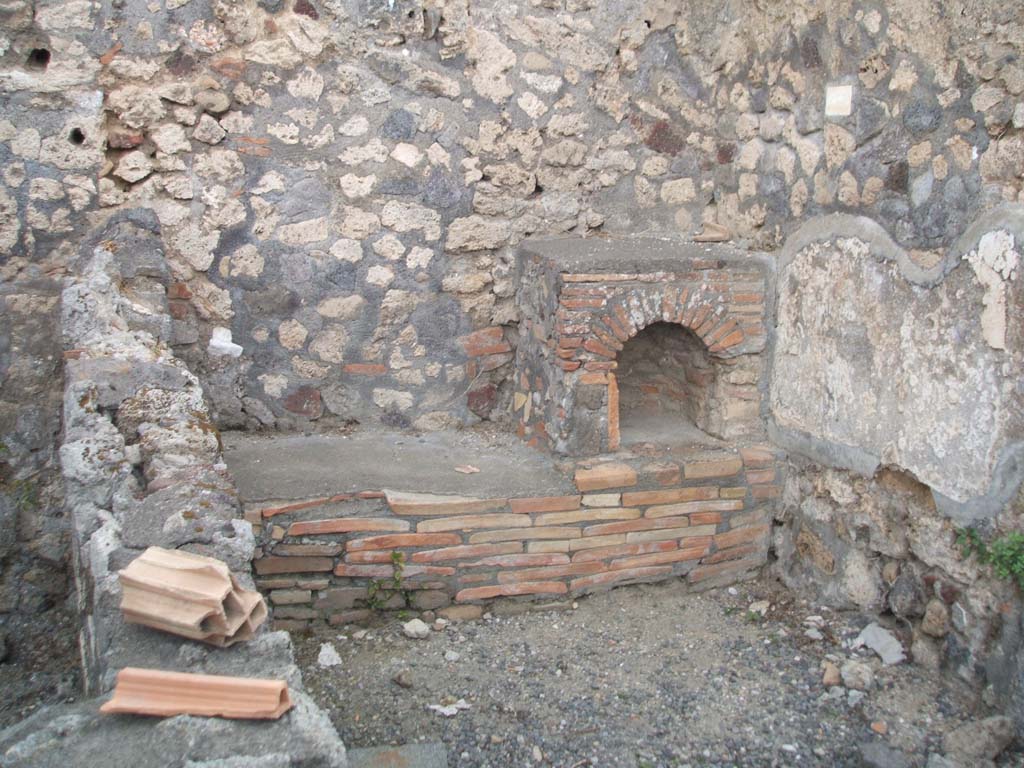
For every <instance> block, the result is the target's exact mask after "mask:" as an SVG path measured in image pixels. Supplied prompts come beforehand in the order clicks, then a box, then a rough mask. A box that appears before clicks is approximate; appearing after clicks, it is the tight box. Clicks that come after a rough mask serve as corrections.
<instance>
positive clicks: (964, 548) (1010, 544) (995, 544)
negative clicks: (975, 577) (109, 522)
mask: <svg viewBox="0 0 1024 768" xmlns="http://www.w3.org/2000/svg"><path fill="white" fill-rule="evenodd" d="M956 544H957V546H958V547H959V548H960V555H961V557H963V558H964V559H965V560H966V559H967V558H968V557H970V556H971V555H974V556H975V557H977V559H978V562H979V563H985V564H986V565H990V566H992V571H993V572H994V573H995V575H996V576H998V577H999V578H1000V579H1006V580H1007V581H1013V582H1015V583H1016V584H1017V586H1018V587H1020V588H1021V589H1024V533H1020V532H1018V531H1013V532H1012V533H1006V534H1003V535H1002V536H999V537H998V538H996V539H994V540H992V541H990V542H988V543H986V542H985V540H984V539H983V538H982V537H981V534H979V533H978V531H976V530H975V529H974V528H963V529H961V530H960V531H958V532H957V537H956Z"/></svg>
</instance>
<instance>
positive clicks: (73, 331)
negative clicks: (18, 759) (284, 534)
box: [12, 211, 346, 768]
mask: <svg viewBox="0 0 1024 768" xmlns="http://www.w3.org/2000/svg"><path fill="white" fill-rule="evenodd" d="M73 266H74V269H75V273H76V274H77V275H78V277H77V278H76V279H74V280H71V281H69V284H68V285H67V287H66V288H65V290H64V293H63V296H62V329H63V337H64V343H65V345H66V347H67V349H66V351H65V355H64V357H65V358H66V359H67V363H66V370H65V388H64V407H63V416H64V429H63V441H62V445H61V447H60V460H61V469H62V473H63V479H64V482H65V503H66V508H67V516H68V520H69V522H70V525H71V530H72V538H73V544H72V557H73V561H74V573H73V575H74V580H75V588H76V594H77V603H78V607H79V613H80V620H81V625H80V646H81V652H82V669H83V676H84V678H85V692H86V693H87V694H89V695H100V694H104V693H107V692H109V690H110V689H111V688H112V687H113V685H114V676H115V674H116V673H117V672H118V671H119V670H120V669H122V668H124V667H126V666H136V667H144V668H151V669H163V670H178V671H189V672H206V673H209V674H229V675H236V676H238V675H240V676H244V677H273V678H275V679H284V680H286V681H287V683H288V685H289V688H290V693H291V697H292V699H293V700H294V701H295V703H296V707H295V710H294V711H293V712H292V713H291V714H289V715H288V716H287V717H285V718H283V719H281V720H278V721H276V722H272V723H267V724H265V725H264V726H262V727H261V728H259V729H256V732H253V730H252V729H248V728H246V727H245V726H244V725H239V724H238V723H237V722H234V723H232V722H231V721H228V722H225V723H224V725H223V726H221V727H218V729H217V736H216V743H212V744H211V743H208V742H209V740H208V739H206V738H204V732H205V730H204V729H205V725H204V724H203V720H202V719H193V718H184V719H185V720H186V721H187V722H185V723H183V724H181V726H180V727H181V728H182V729H183V731H181V732H178V733H176V734H175V737H174V738H175V740H176V742H177V743H175V744H174V745H173V746H165V747H164V749H165V750H166V749H170V750H171V751H172V752H173V753H174V754H179V755H180V754H185V753H189V754H191V753H193V752H198V753H199V754H200V755H201V756H202V757H203V759H207V758H209V759H215V758H230V759H232V760H241V761H242V762H249V763H251V762H252V761H253V760H261V759H268V760H270V761H272V762H275V763H277V764H280V765H289V766H292V765H294V766H299V765H302V766H306V765H310V766H324V767H325V768H326V766H332V767H333V766H344V765H345V764H346V762H345V747H344V745H343V744H342V743H341V741H340V740H339V739H338V736H337V733H336V732H335V730H334V728H333V726H332V725H331V724H330V721H329V720H328V718H327V716H326V714H325V713H324V712H323V711H321V710H320V709H319V708H318V707H317V706H316V704H314V703H313V702H312V700H311V699H309V698H308V697H307V696H306V694H305V692H304V691H303V689H302V679H301V675H300V673H299V671H298V669H297V667H296V666H295V664H294V660H293V658H292V647H291V640H290V638H289V637H288V635H287V634H286V633H283V632H267V631H266V630H265V628H264V629H263V630H262V631H260V632H259V633H258V634H257V635H256V637H254V638H252V639H251V640H248V641H246V642H242V643H239V644H237V645H235V646H233V647H231V648H217V647H215V646H204V645H202V644H199V643H195V642H192V641H188V640H185V639H183V638H181V637H179V636H177V635H174V634H169V633H165V632H161V631H158V630H155V629H151V628H149V627H143V626H141V625H137V624H129V623H127V622H126V621H125V620H124V618H123V616H122V612H121V606H120V603H121V592H122V588H121V584H120V582H119V580H118V576H117V571H119V570H120V569H122V568H124V567H125V566H127V565H128V563H130V562H131V561H132V560H133V559H134V558H135V557H137V556H138V555H139V554H140V553H141V552H142V551H144V550H145V549H146V548H148V547H150V546H159V547H163V548H165V549H177V550H182V551H187V552H193V553H196V554H202V555H208V556H211V557H215V558H217V559H219V560H221V561H222V562H224V563H226V564H227V566H228V567H229V568H230V569H231V571H232V573H233V575H234V576H235V578H237V579H238V581H239V582H241V583H242V584H243V585H246V586H249V587H251V586H252V571H251V563H250V561H251V558H252V555H253V550H254V543H255V542H254V537H253V532H252V528H251V526H250V525H249V523H247V522H246V521H245V520H243V519H242V515H241V508H240V505H239V503H238V498H237V492H236V490H235V487H234V483H233V482H232V480H231V477H230V475H229V474H228V472H227V468H226V466H225V465H224V463H223V457H222V455H221V450H220V439H219V434H218V432H217V429H216V428H215V427H214V426H213V424H212V422H211V420H210V415H209V410H208V407H207V405H206V402H205V399H204V397H203V391H202V387H201V386H200V384H199V382H198V380H197V379H196V377H195V376H194V375H192V373H191V372H189V370H188V369H187V368H186V367H185V365H184V364H183V363H182V362H181V361H180V360H178V359H177V358H175V356H174V354H173V353H172V352H171V349H170V347H169V345H168V344H167V341H168V339H169V338H171V336H172V334H173V329H172V322H171V317H170V315H169V314H168V310H167V299H166V289H167V286H168V284H169V283H170V280H169V278H168V274H167V267H166V263H165V261H164V259H163V254H162V252H161V250H160V238H159V228H158V226H157V224H156V221H155V219H154V218H153V217H152V216H151V215H148V212H145V211H143V212H128V213H126V214H122V215H118V216H116V217H115V218H114V219H113V220H111V221H109V222H107V224H106V225H105V226H104V227H103V228H102V229H101V230H99V231H97V232H96V233H93V234H92V235H91V236H90V237H89V238H88V239H87V240H86V242H85V243H84V244H83V248H82V258H81V260H80V261H79V262H78V263H76V264H74V265H73ZM82 709H83V711H79V712H77V713H75V715H74V716H65V717H63V722H64V723H65V725H64V726H63V727H62V728H63V730H62V738H63V739H66V742H64V743H71V742H75V741H76V740H78V739H80V738H81V737H82V734H83V733H93V734H94V733H97V732H98V733H101V734H106V738H107V742H106V746H105V749H106V750H107V751H108V752H110V753H112V754H115V755H116V754H119V753H120V752H121V751H122V750H123V751H125V752H132V751H138V750H139V747H138V746H137V745H134V746H133V744H134V742H135V738H134V737H133V736H131V735H129V736H127V737H126V736H124V735H122V734H119V733H118V729H119V727H120V724H119V723H117V722H116V719H113V718H105V719H102V720H100V721H99V722H95V720H94V718H95V716H96V712H95V705H94V704H92V703H91V702H88V701H87V702H85V703H84V705H82ZM55 717H58V718H59V717H61V713H59V712H58V713H57V714H56V715H55ZM91 720H92V721H93V722H90V721H91ZM122 740H123V741H122ZM149 740H151V741H159V736H150V737H149ZM37 748H38V745H37ZM83 749H84V748H83ZM13 752H14V750H12V753H13ZM154 759H156V758H154Z"/></svg>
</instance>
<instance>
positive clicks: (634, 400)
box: [616, 323, 720, 445]
mask: <svg viewBox="0 0 1024 768" xmlns="http://www.w3.org/2000/svg"><path fill="white" fill-rule="evenodd" d="M618 364H619V365H618V368H617V369H616V377H617V378H618V383H619V429H620V431H621V434H622V441H623V443H624V444H627V443H629V442H652V443H656V444H659V445H660V444H668V445H680V444H706V443H714V442H717V441H716V440H715V439H714V438H713V437H711V435H714V434H715V433H716V432H717V431H718V428H717V425H718V421H719V419H720V405H719V401H718V399H717V397H716V383H717V378H718V371H717V365H716V363H715V361H714V360H712V358H711V357H710V356H709V355H708V351H707V347H706V346H705V345H704V342H703V341H701V340H700V339H699V338H698V337H697V336H696V334H694V333H693V332H692V331H691V330H689V329H688V328H684V327H683V326H680V325H674V324H671V323H654V324H653V325H650V326H648V327H647V328H645V329H644V330H642V331H641V332H640V333H638V334H637V335H636V336H634V337H633V338H632V339H630V340H629V341H627V342H626V344H625V346H624V347H623V349H622V351H621V352H620V353H619V355H618Z"/></svg>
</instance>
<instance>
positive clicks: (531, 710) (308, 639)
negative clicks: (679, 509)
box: [295, 580, 1021, 768]
mask: <svg viewBox="0 0 1024 768" xmlns="http://www.w3.org/2000/svg"><path fill="white" fill-rule="evenodd" d="M759 600H768V601H769V603H770V604H771V608H770V609H769V610H768V612H767V614H766V615H765V616H764V617H762V616H760V615H759V614H757V613H756V612H752V611H750V610H749V608H750V605H751V604H752V603H755V602H756V601H759ZM575 605H576V607H575V608H573V607H572V604H563V607H561V608H559V609H554V608H552V609H549V610H546V611H537V610H533V611H530V612H528V613H522V614H519V615H507V614H506V615H501V614H502V613H503V612H504V611H502V610H500V609H499V608H495V609H494V614H493V615H490V614H489V615H488V616H485V618H484V619H483V620H479V621H471V622H460V623H456V624H451V625H449V626H448V627H446V628H444V629H442V630H441V631H435V632H431V634H430V637H428V638H427V639H424V640H413V639H409V638H407V637H404V636H403V634H402V628H401V621H400V620H399V619H392V620H390V621H386V622H382V623H381V624H379V625H377V626H374V627H371V628H369V629H368V630H367V629H360V628H358V627H340V628H337V629H334V630H333V631H327V630H325V631H323V632H321V633H314V634H310V635H307V636H305V637H302V636H299V635H298V634H296V635H295V639H296V646H297V654H298V658H299V663H300V665H301V666H302V668H303V671H304V675H305V681H306V684H307V686H308V688H309V689H310V690H311V692H312V693H313V695H314V696H315V697H316V698H317V699H318V701H319V702H320V703H321V705H323V706H325V707H326V708H327V709H328V710H329V711H330V713H331V716H332V718H333V720H334V724H335V725H336V726H337V728H338V730H339V732H340V734H341V736H342V738H343V739H344V741H345V743H346V745H348V746H349V747H365V746H381V745H391V744H405V743H410V742H416V741H442V742H443V743H444V744H445V746H446V747H447V749H448V759H449V765H450V766H452V767H453V768H454V767H456V766H457V767H458V768H463V767H464V766H493V767H494V768H501V767H504V766H537V765H552V766H560V767H562V768H582V766H629V767H630V768H647V767H653V766H686V765H692V766H698V765H700V766H711V765H722V766H725V765H739V766H769V765H780V766H782V765H786V766H788V765H820V766H860V765H863V764H865V763H864V759H863V757H862V752H861V749H862V746H863V745H865V744H871V743H875V744H878V745H882V746H887V747H890V748H893V749H896V750H900V751H901V752H903V753H904V755H903V757H905V758H906V759H907V760H908V764H909V765H917V766H923V765H924V764H925V761H926V757H927V755H928V754H929V753H931V752H938V753H941V743H942V736H943V735H944V734H945V733H946V732H947V731H948V730H951V729H952V728H955V727H956V726H958V725H960V724H961V723H962V722H965V721H967V720H971V719H975V718H978V717H982V716H984V715H986V714H989V713H988V711H987V709H986V708H985V707H984V705H983V704H982V703H981V701H980V697H979V696H978V694H977V692H976V691H973V690H972V689H971V688H970V687H968V686H967V685H965V684H963V683H959V682H958V681H955V680H950V679H948V678H944V677H940V676H939V675H937V674H936V673H932V672H928V671H926V670H924V669H922V668H920V667H918V666H915V665H910V664H900V665H898V666H893V667H882V665H881V663H880V660H879V659H878V658H877V657H875V656H874V654H872V653H871V652H869V651H866V650H863V649H862V650H859V651H851V650H848V649H847V648H845V647H844V646H843V641H844V640H846V641H849V640H850V639H851V638H853V637H856V635H857V634H858V633H859V631H860V629H861V628H863V627H864V626H865V625H866V624H867V623H868V622H869V621H871V620H872V618H871V617H869V616H865V615H859V614H850V613H844V614H837V613H833V612H829V611H828V610H827V609H824V608H821V607H819V606H814V605H812V604H809V603H807V602H806V601H801V600H799V599H797V598H796V597H794V596H793V595H792V593H789V592H786V591H785V590H782V589H780V588H778V587H777V586H776V585H774V584H773V583H771V582H769V581H767V580H764V581H759V582H751V583H748V584H745V585H740V586H738V587H736V588H733V589H731V590H724V589H723V590H718V591H715V592H709V593H704V594H698V595H694V594H686V593H685V592H684V591H683V589H682V588H681V585H680V584H679V583H668V584H660V585H641V586H634V587H623V588H619V589H616V590H614V591H612V592H607V593H603V594H598V595H594V596H591V597H588V598H583V599H580V600H579V601H578V602H577V603H576V604H575ZM508 607H509V606H506V607H505V610H506V611H507V610H508ZM511 607H512V608H513V609H519V610H522V609H523V608H524V607H525V606H524V604H521V603H520V604H515V605H513V606H511ZM812 615H819V616H821V617H823V618H824V622H823V626H822V628H821V633H822V635H823V637H822V639H821V640H812V639H809V638H808V637H806V636H805V634H804V632H805V631H806V629H807V626H806V625H805V624H804V621H805V619H807V617H808V616H812ZM405 618H406V619H408V618H409V617H405ZM427 618H429V616H428V617H427ZM812 634H813V633H812ZM325 642H329V643H331V644H332V645H333V646H334V648H335V649H336V650H337V652H338V654H339V656H340V664H337V665H336V666H332V667H326V668H325V667H321V666H320V665H319V664H318V661H317V658H318V655H319V652H320V648H321V644H322V643H325ZM828 654H831V658H832V659H833V660H835V661H836V662H837V663H838V664H839V665H842V663H843V662H844V661H847V660H849V659H857V660H860V661H863V662H864V663H866V664H867V665H869V666H870V667H871V669H872V670H873V672H874V680H875V682H874V685H873V686H872V688H871V690H869V691H868V692H867V694H866V696H864V698H863V701H861V702H860V703H855V704H853V705H851V703H850V698H849V697H850V695H851V692H850V691H847V690H846V689H845V688H843V687H842V686H837V687H835V688H832V689H828V688H826V687H825V686H824V685H823V684H822V669H821V663H822V661H823V660H825V658H826V655H828ZM396 678H397V679H398V680H399V681H400V683H401V684H399V682H396ZM859 695H860V694H858V693H854V694H853V698H854V699H856V698H857V697H858V696H859ZM458 699H464V700H465V702H466V703H468V704H469V708H468V709H464V710H462V711H460V712H459V713H458V714H457V715H455V716H454V717H444V716H442V715H440V714H438V713H436V712H434V711H431V710H429V709H428V708H427V707H428V705H430V704H441V703H452V702H454V701H457V700H458ZM876 748H877V747H876ZM1020 759H1021V754H1020V753H1015V754H1004V755H1003V757H1002V758H1001V759H1000V764H1001V765H1011V764H1012V765H1018V764H1020Z"/></svg>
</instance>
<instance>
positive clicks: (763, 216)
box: [49, 0, 1024, 427]
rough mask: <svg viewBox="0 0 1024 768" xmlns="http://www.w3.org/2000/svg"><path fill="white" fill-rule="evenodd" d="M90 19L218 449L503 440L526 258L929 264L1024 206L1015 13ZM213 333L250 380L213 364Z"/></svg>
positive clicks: (112, 200)
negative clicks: (102, 33) (381, 439)
mask: <svg viewBox="0 0 1024 768" xmlns="http://www.w3.org/2000/svg"><path fill="white" fill-rule="evenodd" d="M80 13H81V14H83V19H82V20H81V23H86V22H88V23H96V22H99V21H102V22H106V24H107V25H108V26H109V27H111V28H112V29H113V30H114V31H113V34H112V37H111V46H112V47H110V49H109V50H108V51H107V52H106V55H104V56H103V57H102V58H101V59H99V60H98V61H97V60H95V59H93V60H91V61H90V62H89V67H90V68H91V69H92V70H97V69H98V70H99V72H98V75H97V76H98V78H99V82H100V83H101V84H102V86H103V88H104V91H105V94H106V97H105V102H104V107H105V116H106V120H107V122H106V139H107V143H106V150H107V165H106V166H105V168H104V173H103V176H102V179H101V181H100V197H101V203H102V205H103V206H104V207H108V208H116V207H119V206H124V205H130V206H139V205H145V206H149V207H151V208H152V209H153V210H154V211H155V212H156V213H157V215H158V216H159V218H160V221H161V224H162V225H163V231H164V233H165V239H166V251H167V254H168V259H169V263H170V267H171V270H172V273H173V276H174V278H175V280H176V281H177V283H178V285H177V286H176V287H175V288H174V296H173V297H172V299H173V303H172V312H173V313H174V315H175V317H176V319H177V320H178V322H179V324H180V326H181V329H182V335H181V336H180V337H179V338H178V339H177V343H178V344H179V345H180V346H181V350H180V351H181V354H182V355H184V357H185V358H186V359H187V360H188V361H189V363H190V365H191V367H192V368H193V369H194V370H196V371H197V373H199V375H200V376H201V377H202V379H203V380H204V383H205V384H206V386H207V391H208V392H209V393H210V396H211V397H212V399H213V402H214V413H215V416H216V418H217V420H218V423H220V424H222V425H230V426H243V425H248V426H261V425H262V426H271V425H277V426H280V427H288V426H296V425H299V424H302V423H304V422H306V421H307V420H310V419H320V418H326V419H336V420H352V419H355V420H360V421H377V420H384V421H386V422H389V423H393V424H399V425H404V424H418V425H419V426H423V427H429V426H432V425H433V426H436V425H438V424H442V423H451V422H465V421H473V420H475V419H477V418H480V417H481V415H482V416H485V417H497V416H498V415H500V414H502V413H505V412H506V411H505V408H504V406H505V405H506V403H507V399H506V400H502V399H501V397H500V396H497V397H495V396H493V394H492V390H491V387H492V386H493V387H494V389H495V390H499V391H500V389H501V382H502V381H503V380H507V378H508V376H509V375H510V373H511V368H510V367H508V366H499V367H498V368H496V369H493V370H492V371H489V372H487V375H486V377H485V379H484V380H482V381H481V380H478V376H479V373H480V372H479V370H474V369H473V368H472V366H471V365H470V363H471V362H472V361H471V360H470V359H469V358H468V356H467V354H466V352H465V350H464V349H462V348H461V347H460V346H459V345H458V344H457V343H456V342H455V339H456V338H457V337H460V336H463V335H466V334H467V333H469V332H471V331H474V330H478V329H480V328H483V327H497V326H505V327H508V326H510V325H511V324H514V323H515V321H516V320H517V309H516V307H515V305H514V301H513V293H514V290H515V285H514V282H513V280H512V262H513V251H514V247H515V245H516V244H517V243H518V242H519V241H520V240H521V239H522V238H524V237H526V236H529V235H536V234H552V233H561V232H570V231H571V232H573V233H575V234H579V235H585V234H587V233H593V232H595V231H597V232H603V233H626V234H636V233H642V232H646V233H658V234H664V235H672V236H677V237H682V238H686V237H689V236H690V235H691V234H693V233H694V232H696V231H698V230H700V228H701V226H702V223H703V222H704V221H705V220H708V221H715V222H718V223H719V224H721V225H724V226H725V227H726V228H727V229H728V230H729V231H730V232H731V233H732V235H733V237H735V238H744V239H746V240H749V241H750V242H752V243H753V244H754V245H755V246H757V247H759V248H762V249H771V248H774V247H776V246H777V245H779V244H780V243H781V242H782V240H783V239H784V237H785V235H786V234H787V233H789V232H791V231H793V230H795V229H796V228H797V227H798V226H799V223H800V222H801V221H802V220H803V219H805V218H806V217H808V216H811V215H815V214H818V213H820V212H827V211H835V210H841V211H849V212H856V213H862V214H865V215H868V216H870V217H872V218H873V219H875V220H877V221H879V222H881V223H882V225H883V226H884V227H885V228H886V229H887V230H889V231H891V232H892V233H893V236H894V237H895V238H896V240H897V242H898V243H900V244H901V245H902V246H904V247H907V248H911V249H915V250H917V251H920V252H921V254H922V256H921V257H922V258H925V259H927V258H930V257H931V254H933V253H934V250H935V249H937V248H941V247H943V246H945V245H947V244H948V243H950V242H951V241H952V240H953V239H955V238H956V237H957V236H958V235H959V234H960V233H961V232H962V231H963V229H964V228H965V227H966V225H967V222H968V221H970V220H971V218H972V217H973V216H974V215H975V214H976V213H977V212H978V211H979V210H981V209H984V208H986V207H988V206H990V205H991V204H993V203H994V202H997V201H1000V200H1015V199H1017V198H1018V196H1019V195H1020V190H1021V177H1020V167H1021V163H1020V162H1019V161H1020V156H1021V150H1022V144H1021V141H1022V140H1021V138H1020V124H1021V123H1022V122H1024V115H1022V114H1020V109H1019V105H1017V106H1015V103H1016V101H1017V97H1018V96H1019V94H1020V93H1021V89H1022V88H1024V74H1022V72H1024V70H1022V69H1021V65H1020V64H1019V60H1018V59H1014V57H1013V54H1014V53H1015V51H1016V49H1015V48H1014V41H1019V40H1020V39H1021V34H1020V32H1021V30H1020V23H1021V22H1020V20H1019V18H1016V17H1015V16H1014V14H1013V13H1012V11H1011V10H1010V9H1009V8H1007V7H1006V6H1005V4H998V3H988V4H981V5H979V6H971V7H970V8H969V9H965V10H964V12H963V14H961V15H958V16H957V17H956V18H955V19H953V18H946V17H945V16H943V15H942V13H941V11H940V9H939V8H938V7H933V6H926V5H925V4H923V3H920V2H917V1H916V0H903V1H902V2H899V3H889V4H886V5H885V6H884V7H883V6H882V5H878V6H872V5H866V6H865V5H863V4H857V5H853V4H851V3H846V2H829V3H824V4H822V3H807V4H801V3H796V4H786V5H784V6H771V7H770V8H766V9H760V8H751V7H749V6H748V4H733V3H727V2H702V3H696V4H694V3H688V4H686V5H685V6H683V5H679V4H671V3H658V2H626V1H623V2H616V3H591V2H586V1H585V0H584V1H580V0H569V1H568V2H564V3H563V2H530V3H527V4H524V5H522V6H509V5H507V4H500V3H490V2H484V3H480V2H473V3H468V2H465V0H461V1H459V0H454V1H452V2H437V3H423V4H420V3H413V2H396V3H386V4H385V3H383V2H380V3H378V2H370V3H356V2H324V3H317V2H306V1H305V0H302V2H295V3H292V2H282V3H277V2H274V3H270V2H262V3H257V2H253V1H252V0H250V1H249V2H242V0H230V1H229V0H219V1H218V2H213V3H210V2H207V0H191V2H184V3H182V2H174V3H168V4H167V5H166V6H165V7H162V8H159V9H157V10H156V11H154V12H150V11H149V10H148V9H147V10H146V11H145V12H143V10H142V8H141V5H140V6H139V7H136V6H135V5H132V4H129V5H128V6H124V7H119V8H118V9H116V10H115V9H114V8H112V7H111V8H108V7H107V6H106V5H102V6H100V7H99V8H94V7H92V6H89V7H88V8H87V7H86V6H85V5H84V4H83V7H82V9H81V11H80ZM90 14H92V15H90ZM76 23H77V22H76ZM919 29H929V30H930V33H929V34H928V35H921V34H919V33H918V32H917V30H919ZM968 30H970V32H968ZM114 38H116V41H115V40H114ZM1018 44H1019V43H1018ZM57 53H58V52H57V51H55V53H54V57H53V58H52V59H51V62H50V64H49V68H51V69H52V68H54V67H56V66H59V65H61V63H62V58H61V57H60V56H58V55H57ZM86 133H87V137H88V135H89V134H90V132H88V131H87V132H86ZM215 328H222V329H225V330H222V331H219V332H218V334H219V338H226V336H225V334H227V333H228V332H230V337H231V339H232V340H233V342H235V343H237V344H238V345H240V346H241V348H242V349H241V350H236V349H234V348H232V349H233V351H235V352H238V355H239V356H238V357H233V356H232V355H225V354H217V352H219V351H222V347H221V346H220V345H218V344H215V345H214V347H212V348H211V347H210V346H209V340H210V339H211V336H212V333H213V330H214V329H215ZM211 349H213V351H214V354H211V353H210V350H211ZM470 395H472V397H470ZM499 401H500V407H498V409H497V411H496V412H495V411H494V406H495V405H497V404H498V403H499Z"/></svg>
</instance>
